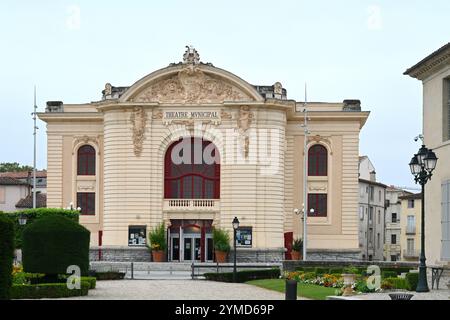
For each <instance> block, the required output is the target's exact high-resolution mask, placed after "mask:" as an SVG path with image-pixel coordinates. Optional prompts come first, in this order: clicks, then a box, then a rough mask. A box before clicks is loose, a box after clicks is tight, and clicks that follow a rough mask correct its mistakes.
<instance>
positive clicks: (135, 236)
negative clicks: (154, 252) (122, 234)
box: [128, 226, 147, 246]
mask: <svg viewBox="0 0 450 320" xmlns="http://www.w3.org/2000/svg"><path fill="white" fill-rule="evenodd" d="M146 228H147V227H146V226H129V227H128V245H129V246H145V245H146V244H147V236H146V235H147V232H146Z"/></svg>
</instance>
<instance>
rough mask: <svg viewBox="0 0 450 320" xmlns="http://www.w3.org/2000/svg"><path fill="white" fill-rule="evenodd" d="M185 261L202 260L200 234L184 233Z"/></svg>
mask: <svg viewBox="0 0 450 320" xmlns="http://www.w3.org/2000/svg"><path fill="white" fill-rule="evenodd" d="M183 240H184V247H183V249H184V261H200V259H201V250H202V248H201V240H200V234H184V236H183Z"/></svg>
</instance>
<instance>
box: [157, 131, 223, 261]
mask: <svg viewBox="0 0 450 320" xmlns="http://www.w3.org/2000/svg"><path fill="white" fill-rule="evenodd" d="M164 198H165V200H174V201H176V202H177V203H178V202H179V203H181V206H182V205H183V204H184V203H192V204H193V206H192V207H191V206H187V207H186V208H185V211H184V212H182V216H183V217H185V219H179V218H178V217H180V216H179V213H180V211H179V208H178V209H177V210H178V212H177V219H170V223H171V225H170V227H169V228H168V242H169V246H168V248H169V250H168V258H169V260H170V261H199V262H200V261H201V262H205V261H213V260H214V250H213V240H212V224H213V220H212V219H189V216H191V217H192V215H195V216H198V215H199V212H197V211H196V209H195V208H196V207H197V208H199V206H202V205H209V201H210V200H218V199H220V155H219V151H218V149H217V147H216V146H215V145H214V144H213V143H212V142H210V141H207V140H204V139H202V138H191V137H188V138H182V139H180V140H178V141H176V142H175V143H173V144H172V145H170V146H169V148H168V149H167V151H166V154H165V158H164ZM177 199H178V200H177ZM169 217H170V215H169Z"/></svg>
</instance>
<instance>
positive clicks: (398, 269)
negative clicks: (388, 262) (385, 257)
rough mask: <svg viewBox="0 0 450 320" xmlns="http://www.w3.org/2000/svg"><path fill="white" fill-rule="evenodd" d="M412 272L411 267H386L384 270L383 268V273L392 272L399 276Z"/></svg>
mask: <svg viewBox="0 0 450 320" xmlns="http://www.w3.org/2000/svg"><path fill="white" fill-rule="evenodd" d="M410 270H411V268H410V267H384V268H381V272H384V271H390V272H395V273H396V274H397V275H400V274H402V273H408V272H409V271H410Z"/></svg>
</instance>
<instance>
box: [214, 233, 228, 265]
mask: <svg viewBox="0 0 450 320" xmlns="http://www.w3.org/2000/svg"><path fill="white" fill-rule="evenodd" d="M213 242H214V252H215V255H216V262H217V263H224V262H226V260H227V255H228V252H230V236H229V235H228V232H227V231H225V230H223V229H218V228H214V230H213Z"/></svg>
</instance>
